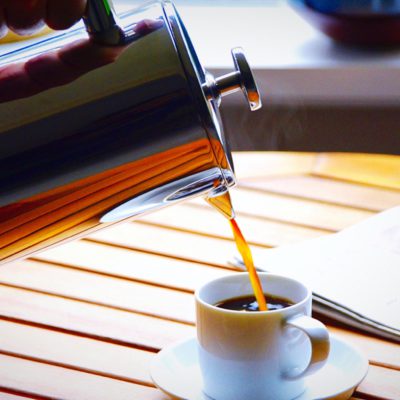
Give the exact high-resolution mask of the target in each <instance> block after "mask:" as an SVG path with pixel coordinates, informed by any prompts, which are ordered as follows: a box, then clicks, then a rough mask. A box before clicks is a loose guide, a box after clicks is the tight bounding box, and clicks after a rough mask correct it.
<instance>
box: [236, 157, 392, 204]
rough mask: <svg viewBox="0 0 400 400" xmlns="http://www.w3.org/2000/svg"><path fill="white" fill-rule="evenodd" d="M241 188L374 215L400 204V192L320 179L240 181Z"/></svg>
mask: <svg viewBox="0 0 400 400" xmlns="http://www.w3.org/2000/svg"><path fill="white" fill-rule="evenodd" d="M399 164H400V163H399ZM399 170H400V165H399ZM239 185H240V187H246V188H253V189H256V190H259V191H266V192H269V193H279V194H285V195H289V196H297V197H300V198H305V199H313V200H315V201H322V202H327V203H330V204H338V205H344V206H348V207H355V208H360V209H365V210H370V211H381V210H385V209H387V208H390V207H394V206H397V205H399V204H400V191H399V190H389V189H381V188H376V187H368V186H365V185H357V184H352V183H348V182H340V181H334V180H330V179H326V178H320V177H316V176H285V177H279V178H259V179H249V180H242V181H240V182H239Z"/></svg>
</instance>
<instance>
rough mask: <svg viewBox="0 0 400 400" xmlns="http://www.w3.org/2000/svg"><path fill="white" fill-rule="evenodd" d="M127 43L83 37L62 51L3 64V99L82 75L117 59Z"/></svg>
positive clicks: (0, 84) (26, 94)
mask: <svg viewBox="0 0 400 400" xmlns="http://www.w3.org/2000/svg"><path fill="white" fill-rule="evenodd" d="M124 49H125V47H122V46H120V47H105V46H99V45H96V44H94V43H92V42H91V41H90V40H88V39H83V40H80V41H77V42H75V43H71V44H70V45H68V46H66V47H63V48H61V49H60V50H58V51H55V52H50V53H46V54H42V55H39V56H38V57H35V58H33V59H31V60H29V61H27V62H26V63H25V64H24V63H19V64H13V65H9V66H6V67H3V68H0V103H3V102H8V101H12V100H16V99H19V98H23V97H29V96H33V95H34V94H36V93H40V92H43V91H44V90H48V89H51V88H54V87H57V86H61V85H65V84H67V83H69V82H72V81H74V80H75V79H78V78H79V77H81V76H82V75H84V74H86V73H87V72H89V71H91V70H93V69H96V68H99V67H102V66H104V65H107V64H109V63H112V62H113V61H115V60H116V59H117V58H118V56H119V55H120V54H121V53H122V52H123V51H124Z"/></svg>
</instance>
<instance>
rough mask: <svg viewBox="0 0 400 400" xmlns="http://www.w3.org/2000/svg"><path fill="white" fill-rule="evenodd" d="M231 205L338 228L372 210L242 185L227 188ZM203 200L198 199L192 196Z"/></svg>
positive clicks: (284, 219) (294, 221)
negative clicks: (262, 191)
mask: <svg viewBox="0 0 400 400" xmlns="http://www.w3.org/2000/svg"><path fill="white" fill-rule="evenodd" d="M231 197H232V202H233V206H234V209H235V210H236V212H237V213H238V214H239V215H240V213H244V214H246V215H252V216H256V217H261V218H266V219H269V220H274V221H279V222H285V223H287V224H291V225H300V226H305V227H309V228H317V229H325V230H328V231H338V230H341V229H343V228H346V227H348V226H350V225H352V224H355V223H357V222H359V221H361V220H363V219H365V218H367V217H369V216H370V215H373V214H374V213H373V212H370V211H364V210H358V209H349V208H348V207H344V206H336V205H331V204H323V203H317V202H315V201H309V200H304V199H298V198H291V197H288V196H285V195H278V194H272V193H261V192H255V191H254V190H249V189H245V188H234V189H232V190H231ZM194 201H195V202H196V203H197V204H201V205H202V204H203V201H202V200H201V199H196V200H194Z"/></svg>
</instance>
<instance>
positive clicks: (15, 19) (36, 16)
mask: <svg viewBox="0 0 400 400" xmlns="http://www.w3.org/2000/svg"><path fill="white" fill-rule="evenodd" d="M45 5H46V4H45V0H12V1H7V2H6V8H5V18H6V22H7V25H8V27H9V28H10V29H11V30H12V31H13V32H15V33H16V34H18V35H31V34H33V33H35V32H36V31H38V30H39V29H40V28H42V27H43V26H44V17H45V12H46V6H45Z"/></svg>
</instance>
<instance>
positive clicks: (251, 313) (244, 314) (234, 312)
mask: <svg viewBox="0 0 400 400" xmlns="http://www.w3.org/2000/svg"><path fill="white" fill-rule="evenodd" d="M257 274H258V276H259V277H261V276H270V277H273V278H278V279H283V280H286V281H292V282H294V283H296V284H298V285H301V286H302V287H303V288H304V289H305V290H306V295H305V296H304V298H303V299H302V300H301V301H299V302H297V303H294V304H292V305H290V306H288V307H285V308H282V309H280V310H267V311H255V312H246V313H244V312H243V311H238V310H228V309H226V308H221V307H217V306H215V305H213V304H209V303H207V302H205V301H204V300H203V299H201V298H200V291H201V290H202V289H204V288H205V287H206V286H207V285H209V284H211V283H215V282H218V281H224V280H226V279H227V278H228V279H229V278H234V279H235V277H242V276H246V275H247V276H248V272H239V273H236V274H231V275H225V276H221V277H220V278H216V279H212V280H210V281H208V282H206V283H204V284H203V285H202V286H201V287H199V288H198V289H196V290H195V292H194V297H195V300H196V301H198V302H199V303H201V304H202V305H203V306H204V307H206V308H209V309H212V310H216V311H218V312H222V313H228V314H237V315H243V316H246V318H253V316H254V317H255V316H257V315H267V314H272V313H274V314H277V313H282V312H289V311H291V310H293V308H295V307H296V308H297V307H299V308H300V307H302V306H304V305H305V304H306V303H307V301H308V299H309V298H310V297H312V291H311V289H310V288H309V287H308V286H306V285H305V284H304V283H303V282H301V281H299V280H297V279H294V278H290V277H288V276H285V275H279V274H273V273H270V272H257ZM237 279H239V278H237ZM247 279H248V278H247ZM267 293H268V291H267ZM250 316H252V317H250Z"/></svg>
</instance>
